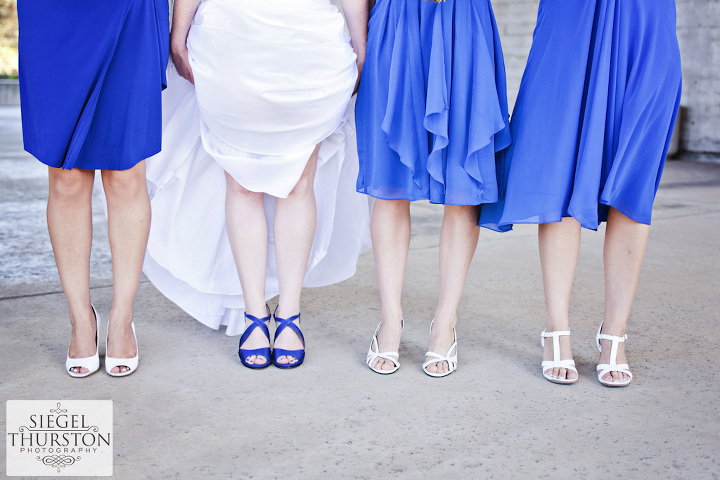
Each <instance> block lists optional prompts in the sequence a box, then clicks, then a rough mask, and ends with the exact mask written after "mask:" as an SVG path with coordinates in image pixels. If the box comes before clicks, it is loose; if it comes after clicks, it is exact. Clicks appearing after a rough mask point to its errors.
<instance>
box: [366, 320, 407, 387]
mask: <svg viewBox="0 0 720 480" xmlns="http://www.w3.org/2000/svg"><path fill="white" fill-rule="evenodd" d="M400 324H401V325H402V327H401V330H400V331H401V332H402V330H405V321H404V320H403V319H402V318H401V319H400ZM380 325H382V322H380V323H378V326H377V328H376V329H375V333H374V334H373V338H372V341H371V342H370V348H369V349H368V353H367V357H366V358H365V363H367V366H368V367H370V370H372V371H373V372H375V373H379V374H380V375H390V374H391V373H395V372H397V371H398V369H399V368H400V354H399V353H398V352H380V347H379V346H378V339H377V333H378V331H380ZM378 358H382V359H383V360H389V361H391V362H392V363H393V365H395V367H394V368H391V369H390V370H384V369H382V368H375V367H373V363H375V360H376V359H378Z"/></svg>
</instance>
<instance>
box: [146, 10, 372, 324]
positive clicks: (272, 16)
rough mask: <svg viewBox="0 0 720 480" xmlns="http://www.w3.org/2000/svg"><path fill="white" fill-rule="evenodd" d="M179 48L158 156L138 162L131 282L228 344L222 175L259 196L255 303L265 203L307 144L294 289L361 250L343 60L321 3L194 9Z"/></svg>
mask: <svg viewBox="0 0 720 480" xmlns="http://www.w3.org/2000/svg"><path fill="white" fill-rule="evenodd" d="M188 50H189V54H190V65H191V67H192V71H193V76H194V79H195V86H193V85H192V84H190V83H189V82H187V81H185V80H184V79H182V78H181V77H180V76H179V75H178V74H177V72H176V71H175V69H174V67H173V66H172V65H171V66H170V68H169V71H168V88H167V90H166V91H165V92H164V94H163V95H164V96H163V150H162V152H161V153H159V154H158V155H156V156H154V157H152V158H150V159H149V160H148V161H147V178H148V185H149V188H150V195H151V205H152V225H151V228H150V239H149V242H148V247H147V254H146V256H145V263H144V267H143V271H144V272H145V275H146V276H147V277H148V278H149V279H150V280H151V281H152V282H153V284H155V286H156V287H157V288H158V290H160V291H161V292H162V293H163V294H164V295H165V296H167V297H168V298H169V299H170V300H172V301H173V302H175V303H176V304H177V305H178V306H180V307H181V308H182V309H183V310H185V311H186V312H187V313H189V314H190V315H192V316H193V317H195V318H196V319H198V320H199V321H201V322H202V323H204V324H205V325H207V326H209V327H212V328H215V329H217V328H219V327H220V326H221V325H227V334H228V335H237V334H240V333H242V331H243V329H244V325H245V321H244V318H243V312H244V301H243V296H242V290H241V288H240V281H239V279H238V274H237V271H236V268H235V263H234V260H233V256H232V252H231V250H230V244H229V241H228V238H227V234H226V230H225V177H224V171H227V172H228V173H229V174H230V175H232V176H233V178H235V180H237V181H238V183H240V184H241V185H242V186H243V187H245V188H247V189H248V190H252V191H258V192H265V193H266V195H265V211H266V215H267V218H268V235H269V236H268V238H269V245H268V272H267V282H266V287H265V288H266V297H267V298H268V299H269V298H272V297H274V296H276V295H277V294H278V281H277V265H276V260H275V248H274V243H273V228H272V225H273V215H274V210H275V198H274V197H280V198H284V197H287V195H288V194H289V193H290V191H291V190H292V189H293V187H294V186H295V184H296V183H297V181H298V179H299V178H300V176H301V174H302V172H303V169H304V168H305V165H306V163H307V160H308V158H309V157H310V155H311V154H312V152H313V150H314V148H315V145H316V144H317V143H319V142H322V145H321V147H320V150H319V157H318V166H317V173H316V176H315V196H316V199H317V208H318V221H317V230H316V234H315V240H314V243H313V246H312V252H311V254H310V261H309V264H308V269H307V273H306V277H305V286H307V287H315V286H322V285H328V284H331V283H335V282H339V281H342V280H345V279H347V278H349V277H350V276H352V275H353V273H354V272H355V267H356V263H357V258H358V255H359V254H360V252H361V251H362V250H363V249H364V248H366V247H367V246H369V244H370V240H369V213H370V212H369V206H368V200H367V198H366V197H365V196H364V195H361V194H358V193H356V191H355V180H356V178H357V170H358V161H357V148H356V141H355V126H354V120H353V115H352V106H351V105H350V99H351V98H350V97H351V94H352V90H353V87H354V86H355V80H356V76H357V68H356V64H355V59H356V57H355V53H354V52H353V50H352V48H351V47H350V44H349V39H348V37H347V35H346V33H345V31H344V21H343V18H342V15H341V14H340V13H339V12H338V10H337V8H336V7H335V6H333V5H332V4H331V2H330V0H207V1H205V2H203V3H201V4H200V7H199V8H198V11H197V13H196V14H195V18H194V20H193V23H192V27H191V29H190V33H189V35H188Z"/></svg>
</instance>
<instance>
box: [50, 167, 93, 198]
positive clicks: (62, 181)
mask: <svg viewBox="0 0 720 480" xmlns="http://www.w3.org/2000/svg"><path fill="white" fill-rule="evenodd" d="M54 170H56V171H51V172H50V176H49V195H50V197H51V198H53V199H56V200H60V201H84V200H86V199H89V198H91V197H92V188H93V181H94V178H95V177H94V172H87V171H82V170H61V169H54Z"/></svg>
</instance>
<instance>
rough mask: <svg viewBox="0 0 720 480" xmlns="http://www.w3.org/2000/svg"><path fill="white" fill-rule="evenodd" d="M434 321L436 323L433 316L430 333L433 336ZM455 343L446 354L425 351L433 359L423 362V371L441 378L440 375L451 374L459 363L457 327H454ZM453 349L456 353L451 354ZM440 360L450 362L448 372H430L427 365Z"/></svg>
mask: <svg viewBox="0 0 720 480" xmlns="http://www.w3.org/2000/svg"><path fill="white" fill-rule="evenodd" d="M433 323H435V319H434V318H433V320H432V322H430V335H431V336H432V327H433ZM453 340H454V341H453V344H452V345H451V346H450V348H449V349H448V351H447V353H446V354H445V355H440V354H439V353H435V352H430V351H429V352H427V353H425V356H426V357H430V358H431V360H426V361H425V363H423V366H422V368H423V371H424V372H425V373H427V374H428V375H430V376H431V377H435V378H439V377H446V376H448V375H450V374H451V373H452V372H454V371H455V369H456V368H457V365H458V357H457V332H456V331H455V327H453ZM453 351H455V353H454V354H453V355H450V354H451V353H452V352H453ZM440 362H447V363H448V371H447V372H430V371H429V370H428V369H427V367H428V366H430V365H432V364H433V363H440Z"/></svg>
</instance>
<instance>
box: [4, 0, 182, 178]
mask: <svg viewBox="0 0 720 480" xmlns="http://www.w3.org/2000/svg"><path fill="white" fill-rule="evenodd" d="M17 9H18V21H19V26H20V40H19V53H20V100H21V108H22V124H23V140H24V143H25V150H27V151H28V152H30V153H31V154H32V155H34V156H35V157H36V158H37V159H38V160H40V161H41V162H43V163H45V164H46V165H49V166H51V167H56V168H60V167H62V168H65V169H71V168H83V169H91V170H96V169H100V170H126V169H128V168H131V167H133V166H134V165H135V164H137V163H138V162H139V161H141V160H143V159H145V158H148V157H150V156H152V155H154V154H156V153H158V152H159V151H160V138H161V132H162V109H161V103H160V97H161V92H162V89H163V86H164V85H165V83H166V81H165V69H166V67H167V60H168V45H169V38H170V36H169V32H168V28H169V12H168V2H167V0H91V1H89V0H19V1H18V5H17Z"/></svg>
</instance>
